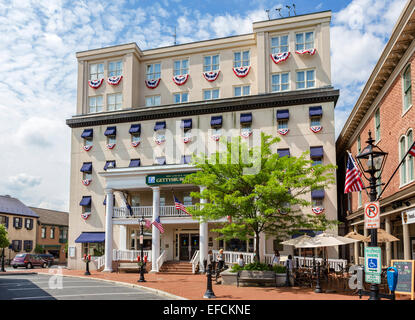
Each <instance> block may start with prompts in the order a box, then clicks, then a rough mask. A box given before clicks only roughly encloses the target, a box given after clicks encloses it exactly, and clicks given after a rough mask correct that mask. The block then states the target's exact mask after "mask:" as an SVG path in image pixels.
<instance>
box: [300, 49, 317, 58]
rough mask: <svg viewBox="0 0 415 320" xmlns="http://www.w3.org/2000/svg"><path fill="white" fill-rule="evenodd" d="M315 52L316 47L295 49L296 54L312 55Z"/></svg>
mask: <svg viewBox="0 0 415 320" xmlns="http://www.w3.org/2000/svg"><path fill="white" fill-rule="evenodd" d="M316 52H317V49H305V50H297V51H296V52H295V53H296V54H301V55H303V54H309V55H310V56H314V55H315V54H316Z"/></svg>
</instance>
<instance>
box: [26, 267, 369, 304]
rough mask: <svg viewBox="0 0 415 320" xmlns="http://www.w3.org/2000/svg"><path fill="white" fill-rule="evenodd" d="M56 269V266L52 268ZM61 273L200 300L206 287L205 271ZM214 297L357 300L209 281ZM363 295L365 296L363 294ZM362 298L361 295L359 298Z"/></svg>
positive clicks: (294, 290) (350, 296) (309, 290)
mask: <svg viewBox="0 0 415 320" xmlns="http://www.w3.org/2000/svg"><path fill="white" fill-rule="evenodd" d="M53 270H56V269H53ZM61 270H62V273H63V275H69V276H79V277H87V278H96V279H105V280H112V281H119V282H125V283H130V284H136V285H140V286H144V287H149V288H153V289H157V290H161V291H164V292H168V293H171V294H174V295H176V296H180V297H183V298H186V299H190V300H203V295H204V293H205V291H206V276H205V275H176V274H154V273H153V274H145V279H146V281H147V282H144V283H143V282H137V280H138V279H139V276H140V275H139V274H137V273H115V272H114V273H104V272H97V271H91V275H90V276H85V275H84V271H83V270H67V269H61ZM32 271H35V272H38V273H46V274H49V269H33V270H32ZM213 291H214V293H215V295H216V297H217V299H216V300H359V297H358V296H352V295H342V294H335V293H330V294H326V293H320V294H318V293H314V291H313V290H312V289H309V288H286V287H280V288H272V287H269V288H265V287H262V288H258V287H257V288H255V287H236V286H227V285H216V284H215V283H214V282H213ZM366 299H367V298H366ZM362 300H365V297H363V298H362Z"/></svg>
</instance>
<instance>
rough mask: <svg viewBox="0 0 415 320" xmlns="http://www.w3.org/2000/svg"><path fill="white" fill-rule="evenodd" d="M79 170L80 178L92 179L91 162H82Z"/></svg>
mask: <svg viewBox="0 0 415 320" xmlns="http://www.w3.org/2000/svg"><path fill="white" fill-rule="evenodd" d="M80 171H81V172H82V180H89V181H91V180H92V162H84V163H83V164H82V167H81V170H80Z"/></svg>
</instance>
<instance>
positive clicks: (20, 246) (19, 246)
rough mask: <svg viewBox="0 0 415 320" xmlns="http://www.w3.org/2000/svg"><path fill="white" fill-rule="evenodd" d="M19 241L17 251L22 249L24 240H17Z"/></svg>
mask: <svg viewBox="0 0 415 320" xmlns="http://www.w3.org/2000/svg"><path fill="white" fill-rule="evenodd" d="M16 241H17V251H20V250H22V240H16Z"/></svg>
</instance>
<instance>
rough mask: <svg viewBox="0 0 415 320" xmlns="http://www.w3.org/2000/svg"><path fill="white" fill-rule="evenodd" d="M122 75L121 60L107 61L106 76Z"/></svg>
mask: <svg viewBox="0 0 415 320" xmlns="http://www.w3.org/2000/svg"><path fill="white" fill-rule="evenodd" d="M121 75H122V61H121V60H119V61H112V62H110V63H108V76H109V77H114V76H121Z"/></svg>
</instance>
